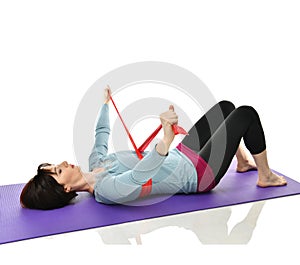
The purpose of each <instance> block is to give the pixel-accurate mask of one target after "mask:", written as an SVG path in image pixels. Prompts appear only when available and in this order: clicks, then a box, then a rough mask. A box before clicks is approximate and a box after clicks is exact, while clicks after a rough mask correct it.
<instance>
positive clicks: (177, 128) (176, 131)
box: [110, 95, 188, 198]
mask: <svg viewBox="0 0 300 265" xmlns="http://www.w3.org/2000/svg"><path fill="white" fill-rule="evenodd" d="M110 100H111V102H112V103H113V105H114V107H115V109H116V112H117V114H118V116H119V118H120V120H121V122H122V124H123V126H124V128H125V131H126V133H127V135H128V137H129V139H130V141H131V143H132V145H133V148H134V150H135V152H136V154H137V156H138V158H139V159H140V160H141V159H143V155H142V152H143V151H144V150H145V149H146V148H147V146H148V145H149V144H150V143H151V141H152V140H153V139H154V137H155V136H156V135H157V134H158V132H159V131H160V130H161V128H162V125H161V124H160V125H159V126H158V127H157V128H156V130H155V131H154V132H153V133H152V134H151V135H150V136H149V137H148V138H147V139H146V140H145V142H144V143H143V144H142V145H141V146H140V147H139V148H137V146H136V144H135V142H134V140H133V138H132V136H131V134H130V132H129V130H128V128H127V126H126V124H125V122H124V120H123V118H122V117H121V114H120V112H119V111H118V108H117V106H116V104H115V102H114V100H113V99H112V96H111V95H110ZM172 129H173V132H174V134H175V135H177V134H184V135H187V134H188V133H187V132H186V131H185V130H184V129H183V128H182V127H180V126H178V125H176V124H173V125H172ZM151 189H152V179H149V180H148V181H147V182H146V183H145V184H144V185H142V191H141V193H140V195H139V197H140V198H141V197H145V196H147V195H149V194H150V193H151Z"/></svg>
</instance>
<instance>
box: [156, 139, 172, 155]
mask: <svg viewBox="0 0 300 265" xmlns="http://www.w3.org/2000/svg"><path fill="white" fill-rule="evenodd" d="M171 143H172V141H171V142H170V141H169V140H168V139H165V138H163V139H162V140H160V141H159V143H158V144H157V145H156V151H157V152H158V153H159V154H160V155H162V156H166V155H167V154H168V152H169V148H170V145H171Z"/></svg>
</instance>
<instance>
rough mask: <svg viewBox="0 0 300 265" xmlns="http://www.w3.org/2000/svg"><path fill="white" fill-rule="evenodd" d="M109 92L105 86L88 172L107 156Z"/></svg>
mask: <svg viewBox="0 0 300 265" xmlns="http://www.w3.org/2000/svg"><path fill="white" fill-rule="evenodd" d="M110 94H111V90H110V88H109V86H107V87H106V88H105V90H104V98H105V99H104V104H103V106H102V108H101V111H100V114H99V117H98V121H97V124H96V129H95V144H94V147H93V150H92V153H91V155H90V157H89V166H90V170H93V169H94V168H95V167H97V162H98V161H99V160H101V158H102V157H103V156H106V155H107V151H108V138H109V135H110V122H109V107H108V103H109V101H110Z"/></svg>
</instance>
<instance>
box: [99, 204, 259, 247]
mask: <svg viewBox="0 0 300 265" xmlns="http://www.w3.org/2000/svg"><path fill="white" fill-rule="evenodd" d="M264 205H265V202H264V201H261V202H255V203H253V204H252V206H251V208H250V209H249V211H248V213H247V214H246V216H245V217H244V218H243V220H242V221H240V222H238V223H236V224H235V225H234V226H233V228H232V229H231V230H230V229H229V226H228V221H229V219H230V217H231V214H232V209H231V207H224V208H218V209H212V210H207V211H198V212H192V213H188V214H181V215H176V216H170V217H163V218H156V219H151V220H145V221H140V222H133V223H127V224H126V225H118V226H112V227H105V228H101V229H100V230H99V231H98V233H99V235H100V236H101V239H102V241H103V242H104V243H105V244H131V240H130V239H132V238H135V240H136V243H137V244H142V240H141V236H142V235H145V234H148V233H151V232H153V231H155V230H157V229H160V228H165V227H174V226H175V227H180V228H185V229H186V230H189V231H192V232H193V233H194V234H195V235H196V236H197V238H198V240H199V241H200V242H201V243H202V244H247V243H248V242H249V241H250V240H251V237H252V235H253V231H254V229H255V227H256V223H257V220H258V218H259V216H260V214H261V211H262V210H263V207H264Z"/></svg>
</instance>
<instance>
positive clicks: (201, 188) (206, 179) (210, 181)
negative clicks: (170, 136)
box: [176, 143, 216, 192]
mask: <svg viewBox="0 0 300 265" xmlns="http://www.w3.org/2000/svg"><path fill="white" fill-rule="evenodd" d="M176 148H177V149H178V150H179V151H180V152H182V153H183V154H185V155H186V156H187V157H188V158H189V159H190V160H191V162H192V163H193V165H194V166H195V168H196V171H197V176H198V188H197V191H198V192H206V191H209V190H212V189H213V188H214V187H215V186H216V183H215V176H214V173H213V171H212V169H211V167H210V166H209V165H208V164H207V163H206V161H205V160H204V159H203V158H202V157H201V156H199V155H198V154H197V153H195V152H194V151H193V150H192V149H190V148H188V147H187V146H185V145H184V144H182V143H180V144H178V145H177V146H176Z"/></svg>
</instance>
